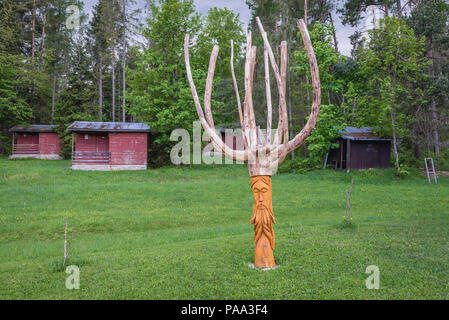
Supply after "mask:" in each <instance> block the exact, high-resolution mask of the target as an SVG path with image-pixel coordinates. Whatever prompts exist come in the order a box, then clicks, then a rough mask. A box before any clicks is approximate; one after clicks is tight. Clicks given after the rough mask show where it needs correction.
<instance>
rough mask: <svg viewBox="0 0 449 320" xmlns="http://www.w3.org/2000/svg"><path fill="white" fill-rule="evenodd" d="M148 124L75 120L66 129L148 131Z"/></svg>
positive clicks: (81, 130)
mask: <svg viewBox="0 0 449 320" xmlns="http://www.w3.org/2000/svg"><path fill="white" fill-rule="evenodd" d="M150 129H151V128H150V126H149V125H146V124H144V123H138V122H91V121H75V122H74V123H72V124H71V125H70V126H69V127H68V128H67V131H75V132H77V131H78V132H150Z"/></svg>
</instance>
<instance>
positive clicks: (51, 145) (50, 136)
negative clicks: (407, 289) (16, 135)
mask: <svg viewBox="0 0 449 320" xmlns="http://www.w3.org/2000/svg"><path fill="white" fill-rule="evenodd" d="M39 150H40V154H59V152H61V146H60V145H59V137H58V134H57V133H53V132H41V133H39Z"/></svg>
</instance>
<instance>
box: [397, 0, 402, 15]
mask: <svg viewBox="0 0 449 320" xmlns="http://www.w3.org/2000/svg"><path fill="white" fill-rule="evenodd" d="M396 6H397V7H398V18H402V10H401V9H402V5H401V0H396Z"/></svg>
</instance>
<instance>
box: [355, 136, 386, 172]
mask: <svg viewBox="0 0 449 320" xmlns="http://www.w3.org/2000/svg"><path fill="white" fill-rule="evenodd" d="M390 150H391V143H390V141H361V140H355V141H354V140H353V141H351V150H350V153H351V155H350V157H351V160H350V162H351V163H350V167H351V169H370V168H389V167H390V155H391V151H390Z"/></svg>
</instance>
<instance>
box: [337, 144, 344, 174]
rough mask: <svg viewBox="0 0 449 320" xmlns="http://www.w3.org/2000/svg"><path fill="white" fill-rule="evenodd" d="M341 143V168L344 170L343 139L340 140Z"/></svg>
mask: <svg viewBox="0 0 449 320" xmlns="http://www.w3.org/2000/svg"><path fill="white" fill-rule="evenodd" d="M339 144H340V169H342V170H343V140H340V141H339ZM337 169H338V168H337Z"/></svg>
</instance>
